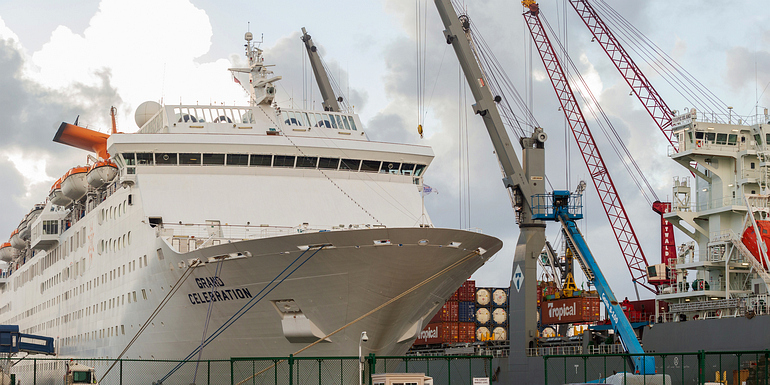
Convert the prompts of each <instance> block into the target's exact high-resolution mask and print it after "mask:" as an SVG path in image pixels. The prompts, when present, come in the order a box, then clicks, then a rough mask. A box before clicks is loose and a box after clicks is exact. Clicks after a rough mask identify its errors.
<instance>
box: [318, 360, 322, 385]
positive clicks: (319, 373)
mask: <svg viewBox="0 0 770 385" xmlns="http://www.w3.org/2000/svg"><path fill="white" fill-rule="evenodd" d="M318 385H321V359H320V358H319V359H318Z"/></svg>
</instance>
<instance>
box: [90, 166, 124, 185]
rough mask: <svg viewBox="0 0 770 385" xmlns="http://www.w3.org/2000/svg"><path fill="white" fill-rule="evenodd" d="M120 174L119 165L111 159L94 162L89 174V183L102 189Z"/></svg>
mask: <svg viewBox="0 0 770 385" xmlns="http://www.w3.org/2000/svg"><path fill="white" fill-rule="evenodd" d="M117 175H118V166H116V165H115V163H113V162H112V161H110V160H105V161H101V162H96V163H94V164H93V165H92V166H91V167H90V168H89V169H88V174H87V178H86V179H87V180H88V184H89V185H91V187H93V188H95V189H100V188H102V187H104V186H106V185H107V184H109V183H110V182H112V180H113V179H115V176H117Z"/></svg>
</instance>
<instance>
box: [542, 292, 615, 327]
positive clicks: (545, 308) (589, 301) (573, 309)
mask: <svg viewBox="0 0 770 385" xmlns="http://www.w3.org/2000/svg"><path fill="white" fill-rule="evenodd" d="M599 303H600V302H599V298H597V297H577V298H565V299H559V300H553V301H544V302H543V303H542V304H541V313H542V319H543V324H544V325H556V324H568V323H582V322H593V321H598V320H599V316H600V313H601V307H600V305H599Z"/></svg>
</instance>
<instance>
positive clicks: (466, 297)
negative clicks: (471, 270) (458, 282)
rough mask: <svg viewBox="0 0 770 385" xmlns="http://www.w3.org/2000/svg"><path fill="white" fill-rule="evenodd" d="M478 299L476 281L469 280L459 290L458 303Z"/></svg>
mask: <svg viewBox="0 0 770 385" xmlns="http://www.w3.org/2000/svg"><path fill="white" fill-rule="evenodd" d="M475 297H476V281H472V280H470V279H469V280H467V281H465V282H464V283H463V285H462V286H460V288H459V289H457V299H458V301H461V302H462V301H474V300H475Z"/></svg>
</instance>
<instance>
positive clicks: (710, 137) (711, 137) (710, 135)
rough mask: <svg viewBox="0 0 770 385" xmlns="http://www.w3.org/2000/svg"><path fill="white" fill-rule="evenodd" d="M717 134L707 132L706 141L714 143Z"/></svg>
mask: <svg viewBox="0 0 770 385" xmlns="http://www.w3.org/2000/svg"><path fill="white" fill-rule="evenodd" d="M716 136H717V134H716V133H714V132H707V133H706V141H707V142H709V143H714V139H716Z"/></svg>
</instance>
